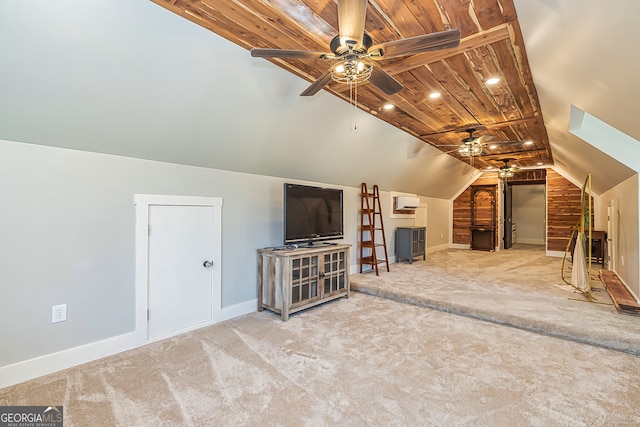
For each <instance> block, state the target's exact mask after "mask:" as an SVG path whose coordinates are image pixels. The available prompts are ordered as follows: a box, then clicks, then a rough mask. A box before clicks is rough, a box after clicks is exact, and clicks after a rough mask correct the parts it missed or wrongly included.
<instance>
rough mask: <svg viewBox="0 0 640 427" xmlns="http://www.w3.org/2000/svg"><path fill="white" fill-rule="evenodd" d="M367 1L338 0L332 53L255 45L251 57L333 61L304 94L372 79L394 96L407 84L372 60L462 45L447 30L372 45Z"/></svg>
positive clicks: (312, 93)
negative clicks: (336, 26)
mask: <svg viewBox="0 0 640 427" xmlns="http://www.w3.org/2000/svg"><path fill="white" fill-rule="evenodd" d="M367 3H368V2H367V0H338V35H337V36H335V37H334V38H333V39H332V40H331V42H330V44H329V48H330V50H331V52H332V53H323V52H312V51H307V50H291V49H264V48H253V49H251V56H253V57H260V58H281V59H312V60H314V59H322V60H331V61H332V64H331V67H330V68H329V70H328V71H326V72H324V73H323V74H322V75H321V76H320V77H318V78H317V79H316V80H315V81H314V82H313V83H312V84H311V86H309V87H308V88H307V89H306V90H304V91H303V92H302V93H301V94H300V95H301V96H312V95H315V94H316V93H317V92H318V91H319V90H320V89H322V88H323V87H324V86H326V85H327V84H329V82H330V81H331V80H333V81H336V82H338V83H343V84H349V85H353V84H358V83H362V82H365V81H367V80H370V81H371V83H372V84H373V85H374V86H376V87H377V88H378V89H380V90H382V91H383V92H384V93H385V94H386V95H393V94H394V93H397V92H399V91H400V90H402V89H403V88H404V86H403V85H402V84H401V83H400V82H399V81H397V80H396V79H395V78H393V77H392V76H391V75H390V74H389V73H387V72H386V71H384V70H383V69H382V67H379V66H374V63H373V61H379V60H382V59H393V58H400V57H404V56H412V55H416V54H419V53H423V52H431V51H436V50H442V49H450V48H454V47H457V46H458V45H459V44H460V30H447V31H440V32H437V33H432V34H425V35H422V36H415V37H410V38H405V39H400V40H394V41H389V42H386V43H380V44H377V45H373V41H372V40H371V37H370V36H369V35H368V34H367V33H365V28H364V27H365V21H366V13H367Z"/></svg>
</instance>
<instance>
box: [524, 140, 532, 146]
mask: <svg viewBox="0 0 640 427" xmlns="http://www.w3.org/2000/svg"><path fill="white" fill-rule="evenodd" d="M531 144H533V141H527V142H525V143H524V145H531Z"/></svg>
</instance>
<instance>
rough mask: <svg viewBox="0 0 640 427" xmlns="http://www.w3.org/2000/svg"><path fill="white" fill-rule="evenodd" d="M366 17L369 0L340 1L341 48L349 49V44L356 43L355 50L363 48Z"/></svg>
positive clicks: (339, 28)
mask: <svg viewBox="0 0 640 427" xmlns="http://www.w3.org/2000/svg"><path fill="white" fill-rule="evenodd" d="M366 15H367V0H338V34H339V35H340V45H341V46H343V47H347V46H348V44H350V43H355V44H354V45H353V47H354V49H360V48H361V47H362V38H363V37H364V21H365V18H366ZM347 42H348V43H347Z"/></svg>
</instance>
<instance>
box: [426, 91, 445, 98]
mask: <svg viewBox="0 0 640 427" xmlns="http://www.w3.org/2000/svg"><path fill="white" fill-rule="evenodd" d="M440 96H442V94H441V93H440V92H431V93H430V94H429V98H431V99H437V98H440Z"/></svg>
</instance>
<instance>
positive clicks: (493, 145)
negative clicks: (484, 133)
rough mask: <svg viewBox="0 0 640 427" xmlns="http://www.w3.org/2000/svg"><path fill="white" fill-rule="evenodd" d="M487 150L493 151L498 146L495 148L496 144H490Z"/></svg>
mask: <svg viewBox="0 0 640 427" xmlns="http://www.w3.org/2000/svg"><path fill="white" fill-rule="evenodd" d="M489 148H490V149H492V150H493V149H496V148H498V146H497V145H496V144H491V145H490V146H489Z"/></svg>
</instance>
